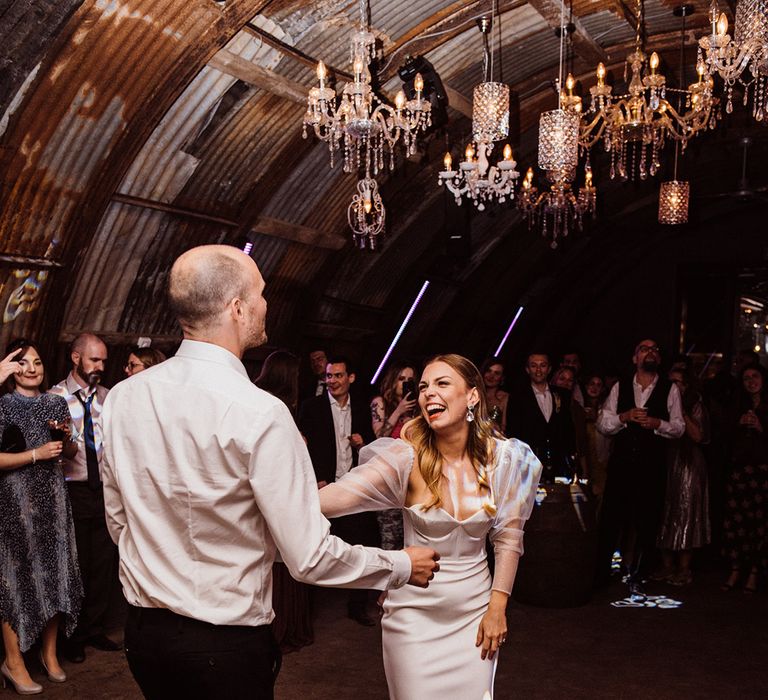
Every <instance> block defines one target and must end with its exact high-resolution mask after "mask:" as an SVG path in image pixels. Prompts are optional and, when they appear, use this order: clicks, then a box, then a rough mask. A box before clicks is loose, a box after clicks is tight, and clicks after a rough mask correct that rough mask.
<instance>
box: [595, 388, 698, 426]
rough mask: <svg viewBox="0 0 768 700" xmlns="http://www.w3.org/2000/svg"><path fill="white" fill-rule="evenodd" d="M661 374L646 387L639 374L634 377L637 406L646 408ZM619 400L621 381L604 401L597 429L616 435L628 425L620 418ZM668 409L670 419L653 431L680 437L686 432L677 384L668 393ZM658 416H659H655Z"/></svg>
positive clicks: (598, 417) (663, 421)
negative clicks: (642, 383) (641, 384)
mask: <svg viewBox="0 0 768 700" xmlns="http://www.w3.org/2000/svg"><path fill="white" fill-rule="evenodd" d="M658 381H659V376H658V375H656V378H655V379H654V380H653V382H651V383H650V384H649V385H648V386H647V387H646V388H645V389H643V387H642V386H640V384H639V383H638V381H637V375H635V376H634V377H633V378H632V390H633V392H634V397H635V407H636V408H644V407H645V404H646V402H647V401H648V399H649V398H650V396H651V393H652V392H653V390H654V388H655V387H656V384H657V383H658ZM618 401H619V382H616V383H615V384H614V385H613V386H612V387H611V393H610V394H608V398H607V399H606V400H605V403H603V407H602V408H601V409H600V413H599V414H598V416H597V429H598V430H599V431H600V432H601V433H603V435H615V434H616V433H618V432H619V431H621V430H623V429H624V428H626V427H627V426H626V425H625V424H624V423H622V422H621V421H620V420H619V414H618V413H617V405H618ZM667 411H669V420H662V421H661V424H660V425H659V427H658V428H656V430H654V431H653V432H654V433H656V435H659V436H661V437H664V438H679V437H681V436H682V434H683V433H684V432H685V420H684V419H683V409H682V406H681V403H680V390H679V389H678V388H677V386H676V385H675V384H672V386H671V387H670V389H669V394H668V395H667ZM654 417H656V418H658V416H654Z"/></svg>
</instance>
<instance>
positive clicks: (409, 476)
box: [320, 355, 541, 700]
mask: <svg viewBox="0 0 768 700" xmlns="http://www.w3.org/2000/svg"><path fill="white" fill-rule="evenodd" d="M418 391H419V401H418V402H419V408H420V415H419V416H417V417H416V418H414V419H413V420H411V421H409V422H408V423H407V424H406V425H405V426H404V428H403V432H402V437H403V439H402V440H393V439H390V438H383V439H380V440H377V441H375V442H374V443H372V444H371V445H369V446H368V447H366V448H363V450H362V451H361V454H360V466H358V467H356V468H355V469H353V470H351V471H350V472H349V474H348V475H347V476H346V477H344V478H343V479H341V480H340V481H337V482H336V483H334V484H331V485H329V486H326V487H325V488H323V489H321V490H320V504H321V507H322V510H323V513H324V514H325V515H326V516H328V517H338V516H340V515H347V514H350V513H357V512H360V511H364V510H382V509H385V508H401V509H402V510H403V514H404V523H405V544H406V545H423V546H429V547H432V548H434V549H435V550H437V551H438V553H439V554H440V571H439V573H437V574H436V575H435V579H434V581H432V582H431V584H430V586H429V588H427V589H420V588H415V587H413V586H405V587H403V588H400V589H398V590H393V591H389V593H388V594H387V598H386V600H385V602H384V617H383V619H382V633H383V647H384V668H385V671H386V675H387V683H388V685H389V695H390V698H391V699H392V700H412V699H416V698H418V700H445V699H446V698H461V699H462V700H482V699H483V697H484V696H485V697H489V696H490V697H492V696H493V678H494V674H495V670H496V661H497V658H498V657H497V653H496V652H497V651H498V649H499V646H500V645H501V644H503V643H504V641H505V640H506V636H507V621H506V607H507V600H508V598H509V594H510V592H511V591H512V584H513V583H514V579H515V573H516V571H517V563H518V559H519V558H520V555H521V554H522V553H523V525H524V523H525V521H526V520H527V519H528V516H529V515H530V513H531V510H532V509H533V502H534V498H535V495H536V487H537V485H538V482H539V476H540V473H541V464H540V463H539V461H538V460H537V459H536V457H535V456H534V454H533V452H532V451H531V450H530V448H529V447H528V446H527V445H525V444H524V443H522V442H519V441H517V440H502V439H497V438H495V437H494V436H493V433H492V430H493V427H492V423H491V422H490V421H489V420H488V416H487V410H486V397H485V390H484V388H483V382H482V378H481V376H480V374H479V372H478V370H477V368H476V367H475V366H474V365H473V364H472V363H471V362H470V361H469V360H467V359H465V358H464V357H461V356H460V355H438V356H436V357H434V358H432V359H431V360H429V361H428V363H427V365H426V366H425V368H424V372H423V374H422V376H421V380H420V382H419V387H418ZM488 534H490V539H491V542H492V543H493V547H494V552H495V559H496V570H495V574H494V576H493V580H491V575H490V572H489V570H488V564H487V561H486V551H485V541H486V535H488ZM486 693H487V694H488V695H486Z"/></svg>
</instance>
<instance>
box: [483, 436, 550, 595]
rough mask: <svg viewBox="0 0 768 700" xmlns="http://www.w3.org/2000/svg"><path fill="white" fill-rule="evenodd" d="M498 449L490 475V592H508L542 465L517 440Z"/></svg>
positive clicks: (498, 446)
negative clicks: (492, 509) (492, 559)
mask: <svg viewBox="0 0 768 700" xmlns="http://www.w3.org/2000/svg"><path fill="white" fill-rule="evenodd" d="M496 449H497V450H500V454H499V457H498V459H497V460H496V465H495V467H494V473H493V474H491V475H490V476H491V482H492V484H493V494H492V495H493V499H494V504H495V506H496V516H495V519H494V523H493V525H492V526H491V531H490V539H491V543H492V544H493V551H494V555H495V558H496V569H495V572H494V575H493V586H492V587H493V589H494V590H497V591H502V592H504V593H511V592H512V586H513V584H514V582H515V574H516V573H517V562H518V560H519V559H520V555H522V553H523V527H524V525H525V521H526V520H528V518H529V517H530V516H531V512H532V511H533V505H534V503H535V501H536V489H537V488H538V486H539V478H540V477H541V469H542V467H541V462H539V460H538V459H537V458H536V455H534V454H533V450H531V448H530V447H528V445H526V444H525V443H524V442H520V441H519V440H514V439H512V440H507V441H504V442H499V443H498V444H497V448H496Z"/></svg>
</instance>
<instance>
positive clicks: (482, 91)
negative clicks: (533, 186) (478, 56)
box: [437, 0, 520, 211]
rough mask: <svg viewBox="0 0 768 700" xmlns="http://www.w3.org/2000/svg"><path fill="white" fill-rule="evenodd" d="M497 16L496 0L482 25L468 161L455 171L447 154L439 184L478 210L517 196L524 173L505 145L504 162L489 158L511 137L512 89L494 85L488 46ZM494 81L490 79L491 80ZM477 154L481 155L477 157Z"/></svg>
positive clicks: (479, 24) (458, 201)
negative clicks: (480, 69) (480, 72)
mask: <svg viewBox="0 0 768 700" xmlns="http://www.w3.org/2000/svg"><path fill="white" fill-rule="evenodd" d="M495 16H496V2H495V0H494V2H493V5H492V10H491V17H481V18H480V20H478V26H479V28H480V31H481V33H482V35H483V80H484V82H482V83H480V84H479V85H476V86H475V89H474V91H473V93H472V138H473V139H474V144H469V145H468V146H467V148H466V151H465V152H464V158H465V159H464V160H463V161H462V162H461V163H460V164H459V169H458V170H453V167H452V166H453V158H452V157H451V154H450V152H448V153H446V154H445V158H444V159H443V165H444V166H445V170H443V171H441V172H440V173H439V174H438V180H437V182H438V185H445V186H446V188H447V189H448V190H449V192H451V193H452V194H453V196H454V198H455V200H456V204H458V205H461V202H462V198H463V197H464V196H465V195H466V196H467V197H468V198H469V199H471V200H472V202H473V203H474V205H475V206H476V207H477V208H478V210H480V211H483V210H484V209H485V204H486V202H499V203H503V202H505V201H506V200H507V198H509V199H512V198H513V197H514V196H515V181H516V180H517V178H518V177H520V173H518V172H517V170H515V166H516V165H517V163H516V162H515V161H514V160H513V158H512V147H511V146H510V145H509V144H506V145H505V146H504V150H503V160H500V161H498V163H496V165H491V163H490V161H489V160H488V157H489V156H490V155H491V153H492V151H493V143H494V141H502V140H504V139H506V138H507V136H509V86H507V85H505V84H504V83H498V82H493V81H492V78H493V50H492V49H491V47H489V45H488V34H489V33H490V32H491V31H492V30H493V20H492V18H493V17H495ZM489 78H490V79H489ZM475 154H477V156H475Z"/></svg>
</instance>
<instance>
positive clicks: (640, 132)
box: [564, 0, 717, 180]
mask: <svg viewBox="0 0 768 700" xmlns="http://www.w3.org/2000/svg"><path fill="white" fill-rule="evenodd" d="M691 11H692V7H691V6H683V7H681V8H677V9H676V10H675V12H676V14H679V16H680V15H681V16H683V18H684V17H685V15H686V14H690V13H691ZM643 34H644V19H643V0H637V33H636V35H635V50H634V51H633V52H632V53H631V54H629V56H627V59H626V62H625V64H624V79H625V80H626V79H627V68H629V70H630V72H631V78H630V79H629V84H628V88H627V90H628V92H627V94H623V95H614V94H612V88H611V86H610V85H606V84H605V75H606V70H605V66H604V65H603V64H602V63H599V64H598V66H597V85H595V86H593V87H591V88H590V90H589V92H590V95H591V97H592V99H591V102H590V106H589V109H588V110H587V112H586V115H585V116H584V118H583V120H582V125H581V134H580V143H581V145H582V146H584V147H585V148H591V147H592V146H594V145H595V144H596V143H597V142H598V141H600V140H601V139H602V142H603V146H604V147H605V150H606V151H608V152H609V153H610V154H611V165H610V176H611V178H614V177H616V175H617V174H618V175H619V177H621V178H625V179H626V178H630V179H634V178H635V177H639V178H640V179H641V180H645V179H646V178H647V177H648V175H655V174H656V173H657V171H658V169H659V167H660V165H661V163H660V153H661V151H662V149H663V147H664V144H665V141H666V139H667V138H671V139H674V140H675V141H679V142H680V144H681V147H682V149H683V150H684V149H685V147H686V145H687V143H688V139H690V138H691V137H693V136H695V135H696V134H698V133H699V132H701V131H703V130H705V129H707V128H714V126H715V123H716V119H717V112H716V110H714V109H713V108H714V106H715V101H714V100H713V99H712V80H711V78H709V77H707V78H704V73H705V72H706V71H705V69H704V66H703V64H700V65H699V66H698V67H697V69H698V72H699V81H698V82H697V83H694V84H693V85H690V86H688V88H687V89H684V88H683V87H682V85H681V86H680V88H671V87H669V86H667V84H666V78H665V77H664V76H663V75H662V74H661V73H659V72H658V67H659V56H658V54H657V53H656V52H655V51H654V52H653V53H652V54H651V56H650V58H649V59H648V69H647V70H645V64H646V55H645V53H644V51H643V49H642V43H643V42H642V38H643ZM573 86H574V81H573V78H572V76H570V75H569V76H568V81H567V83H566V87H567V89H568V94H567V95H565V96H564V103H565V106H566V109H568V110H570V111H572V112H575V113H580V112H581V108H582V106H581V98H580V97H578V96H576V95H574V94H573ZM667 93H676V94H678V95H679V96H680V97H681V100H680V102H679V109H675V107H673V105H672V104H671V103H670V101H668V100H667Z"/></svg>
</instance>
